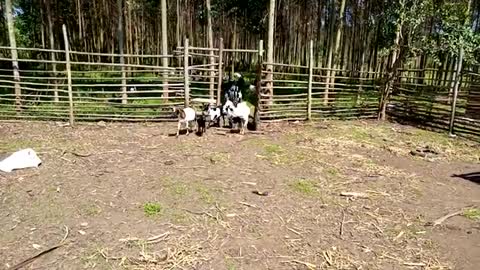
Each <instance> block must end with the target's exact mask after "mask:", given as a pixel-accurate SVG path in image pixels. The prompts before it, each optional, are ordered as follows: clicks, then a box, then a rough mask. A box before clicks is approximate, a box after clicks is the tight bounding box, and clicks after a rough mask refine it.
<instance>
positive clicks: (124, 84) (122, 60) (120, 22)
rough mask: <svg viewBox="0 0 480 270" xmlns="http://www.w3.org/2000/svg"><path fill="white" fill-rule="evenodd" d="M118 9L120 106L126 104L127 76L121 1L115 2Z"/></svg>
mask: <svg viewBox="0 0 480 270" xmlns="http://www.w3.org/2000/svg"><path fill="white" fill-rule="evenodd" d="M117 8H118V29H117V30H118V53H119V54H120V66H121V70H122V104H127V75H126V73H125V58H124V56H123V0H117Z"/></svg>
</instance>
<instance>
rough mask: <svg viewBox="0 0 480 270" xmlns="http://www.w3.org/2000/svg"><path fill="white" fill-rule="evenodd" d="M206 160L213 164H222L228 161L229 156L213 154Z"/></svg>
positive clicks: (226, 154) (219, 153)
mask: <svg viewBox="0 0 480 270" xmlns="http://www.w3.org/2000/svg"><path fill="white" fill-rule="evenodd" d="M207 159H208V160H209V161H210V162H211V163H213V164H217V163H224V162H226V161H228V160H229V159H230V155H229V154H228V153H221V152H214V153H211V154H210V155H208V156H207Z"/></svg>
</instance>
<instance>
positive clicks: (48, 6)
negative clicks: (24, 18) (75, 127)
mask: <svg viewBox="0 0 480 270" xmlns="http://www.w3.org/2000/svg"><path fill="white" fill-rule="evenodd" d="M45 6H46V9H47V20H48V36H49V40H50V49H52V50H55V37H54V33H53V20H52V8H51V1H50V0H45ZM50 55H51V59H52V75H53V77H57V63H55V52H51V53H50ZM53 84H54V86H53V87H54V88H53V100H54V101H55V102H58V86H57V80H55V79H54V80H53Z"/></svg>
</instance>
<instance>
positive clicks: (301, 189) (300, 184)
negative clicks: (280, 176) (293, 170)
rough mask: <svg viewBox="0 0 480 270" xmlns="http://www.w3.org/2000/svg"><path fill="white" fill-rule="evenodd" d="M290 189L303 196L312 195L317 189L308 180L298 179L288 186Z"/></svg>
mask: <svg viewBox="0 0 480 270" xmlns="http://www.w3.org/2000/svg"><path fill="white" fill-rule="evenodd" d="M290 187H291V188H292V189H293V190H294V191H295V192H298V193H301V194H304V195H309V196H311V195H314V194H316V193H317V192H318V190H317V188H316V187H315V183H314V182H313V181H310V180H305V179H300V180H296V181H295V182H293V183H291V184H290Z"/></svg>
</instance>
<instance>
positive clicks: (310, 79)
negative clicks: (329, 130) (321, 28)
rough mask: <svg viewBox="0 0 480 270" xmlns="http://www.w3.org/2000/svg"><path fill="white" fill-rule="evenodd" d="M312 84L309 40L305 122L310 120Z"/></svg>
mask: <svg viewBox="0 0 480 270" xmlns="http://www.w3.org/2000/svg"><path fill="white" fill-rule="evenodd" d="M312 82H313V40H310V53H309V55H308V96H307V120H310V119H312Z"/></svg>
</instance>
